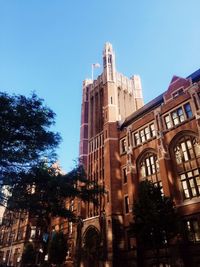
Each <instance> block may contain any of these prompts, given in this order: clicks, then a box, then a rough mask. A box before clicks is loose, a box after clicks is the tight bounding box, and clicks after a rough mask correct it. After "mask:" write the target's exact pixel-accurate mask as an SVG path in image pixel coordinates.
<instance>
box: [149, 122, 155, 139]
mask: <svg viewBox="0 0 200 267" xmlns="http://www.w3.org/2000/svg"><path fill="white" fill-rule="evenodd" d="M150 132H151V136H152V137H154V136H156V131H155V126H154V123H152V124H150Z"/></svg>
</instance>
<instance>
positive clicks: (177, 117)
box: [172, 107, 185, 125]
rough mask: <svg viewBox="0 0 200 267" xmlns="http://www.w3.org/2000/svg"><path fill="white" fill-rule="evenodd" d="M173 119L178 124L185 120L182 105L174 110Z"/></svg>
mask: <svg viewBox="0 0 200 267" xmlns="http://www.w3.org/2000/svg"><path fill="white" fill-rule="evenodd" d="M172 120H173V123H174V125H178V124H179V123H181V122H183V121H184V120H185V118H184V114H183V109H182V107H180V108H178V109H177V110H175V111H173V112H172Z"/></svg>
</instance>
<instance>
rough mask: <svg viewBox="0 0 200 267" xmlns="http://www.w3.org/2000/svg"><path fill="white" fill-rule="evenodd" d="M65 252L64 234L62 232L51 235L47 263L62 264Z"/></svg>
mask: <svg viewBox="0 0 200 267" xmlns="http://www.w3.org/2000/svg"><path fill="white" fill-rule="evenodd" d="M67 251H68V246H67V239H66V237H65V236H64V234H63V233H62V232H58V233H57V232H55V233H53V236H52V239H51V241H50V242H49V247H48V255H49V262H50V263H53V264H58V265H59V264H62V263H63V262H64V261H65V258H66V255H67Z"/></svg>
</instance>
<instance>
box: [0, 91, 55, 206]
mask: <svg viewBox="0 0 200 267" xmlns="http://www.w3.org/2000/svg"><path fill="white" fill-rule="evenodd" d="M54 122H55V113H54V112H53V111H52V110H51V109H49V108H48V107H46V106H45V105H44V103H43V100H42V99H40V98H38V97H37V96H36V95H35V94H33V95H32V96H31V97H25V96H22V95H8V94H6V93H3V92H0V125H1V130H0V140H1V141H0V189H1V190H0V192H1V195H0V203H1V204H5V202H6V197H5V195H4V194H2V192H3V190H2V188H3V187H4V188H5V186H7V190H8V189H9V190H10V191H11V192H12V189H13V186H15V185H16V183H18V180H19V179H20V176H21V175H22V173H24V174H26V173H28V172H29V170H30V169H31V168H32V167H33V166H38V164H39V163H40V162H41V161H44V160H45V159H48V162H49V163H51V162H54V161H55V156H56V155H55V148H56V147H57V146H58V144H59V142H60V136H59V134H58V133H54V132H52V131H51V130H50V127H51V126H52V125H54Z"/></svg>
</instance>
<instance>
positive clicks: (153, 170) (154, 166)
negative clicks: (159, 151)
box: [139, 152, 162, 188]
mask: <svg viewBox="0 0 200 267" xmlns="http://www.w3.org/2000/svg"><path fill="white" fill-rule="evenodd" d="M139 173H140V179H142V180H145V179H147V180H149V181H152V182H153V183H154V184H155V185H156V186H160V188H162V182H161V179H160V174H159V164H158V158H157V155H156V154H155V153H153V152H146V153H145V154H144V155H143V156H142V157H141V159H140V160H139Z"/></svg>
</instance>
